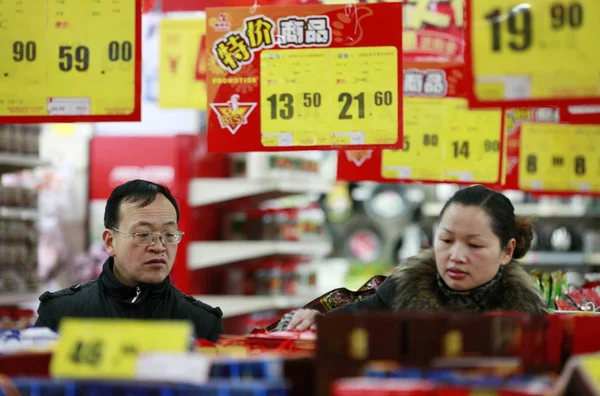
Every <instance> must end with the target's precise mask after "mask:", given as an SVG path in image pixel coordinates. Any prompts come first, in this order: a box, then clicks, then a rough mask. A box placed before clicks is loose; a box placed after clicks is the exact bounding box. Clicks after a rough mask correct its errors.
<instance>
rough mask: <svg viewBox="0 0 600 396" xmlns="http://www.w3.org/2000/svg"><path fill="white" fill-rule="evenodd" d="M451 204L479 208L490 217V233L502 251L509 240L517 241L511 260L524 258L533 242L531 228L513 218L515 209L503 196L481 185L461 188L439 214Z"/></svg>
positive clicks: (442, 213)
mask: <svg viewBox="0 0 600 396" xmlns="http://www.w3.org/2000/svg"><path fill="white" fill-rule="evenodd" d="M451 204H460V205H464V206H479V207H480V208H482V209H483V210H485V211H486V213H487V214H488V215H489V216H490V219H491V223H492V224H491V226H492V231H493V232H494V234H496V236H497V237H498V238H499V239H500V244H501V247H502V249H504V248H506V246H507V245H508V242H509V241H510V240H511V239H513V238H514V239H515V240H516V241H517V243H516V247H515V251H514V252H513V258H514V259H519V258H522V257H524V256H525V254H526V253H527V251H528V250H529V248H530V247H531V241H532V240H533V227H532V225H531V223H530V222H529V221H527V220H525V219H521V218H519V217H517V216H515V208H514V206H513V205H512V203H511V202H510V199H508V198H506V196H504V195H503V194H501V193H499V192H497V191H494V190H490V189H489V188H487V187H484V186H482V185H474V186H470V187H466V188H463V189H461V190H459V191H457V192H456V194H454V196H452V198H450V199H449V200H448V202H446V204H445V205H444V207H443V208H442V211H441V213H440V218H441V217H442V216H444V212H445V211H446V208H448V206H450V205H451Z"/></svg>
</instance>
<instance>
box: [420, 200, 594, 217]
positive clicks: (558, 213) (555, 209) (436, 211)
mask: <svg viewBox="0 0 600 396" xmlns="http://www.w3.org/2000/svg"><path fill="white" fill-rule="evenodd" d="M514 206H515V214H516V215H517V216H524V217H533V216H537V217H583V216H586V212H585V207H582V206H571V205H567V204H560V205H555V204H552V205H548V204H537V203H521V204H515V205H514ZM443 207H444V203H442V202H428V203H425V204H423V215H424V216H427V217H437V216H439V215H440V212H441V211H442V208H443Z"/></svg>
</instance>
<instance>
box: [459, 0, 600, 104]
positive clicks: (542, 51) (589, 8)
mask: <svg viewBox="0 0 600 396" xmlns="http://www.w3.org/2000/svg"><path fill="white" fill-rule="evenodd" d="M470 4H471V17H470V19H471V20H470V21H469V23H470V25H471V29H470V38H469V40H471V43H472V55H473V59H472V62H473V63H472V64H473V78H474V81H475V95H476V97H478V98H479V99H481V100H529V99H552V98H598V97H600V52H599V51H596V50H594V49H595V48H597V41H598V37H600V25H599V24H598V23H597V21H598V20H599V19H600V2H599V1H597V0H579V1H554V0H527V1H507V0H471V2H470Z"/></svg>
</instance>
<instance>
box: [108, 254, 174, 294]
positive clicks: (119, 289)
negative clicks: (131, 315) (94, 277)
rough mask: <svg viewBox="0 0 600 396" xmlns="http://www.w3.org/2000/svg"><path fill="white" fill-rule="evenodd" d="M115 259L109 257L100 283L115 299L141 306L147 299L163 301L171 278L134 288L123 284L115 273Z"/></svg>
mask: <svg viewBox="0 0 600 396" xmlns="http://www.w3.org/2000/svg"><path fill="white" fill-rule="evenodd" d="M114 265H115V263H114V259H113V258H112V257H109V258H108V259H107V260H106V261H105V262H104V265H103V266H102V273H101V274H100V277H99V281H100V284H101V286H102V288H103V289H104V290H105V291H106V293H108V294H109V295H110V296H111V297H112V298H113V299H115V300H117V301H120V302H122V303H127V304H132V305H133V304H139V303H140V302H142V301H144V300H146V299H149V298H150V299H152V300H154V299H157V298H158V299H162V297H163V296H164V295H165V293H166V292H167V290H168V288H169V285H170V284H171V281H170V278H169V276H167V277H166V278H165V280H164V281H162V282H161V283H158V284H140V285H138V286H135V287H132V286H127V285H124V284H123V283H121V281H120V280H118V279H117V277H116V276H115V273H114V271H113V267H114ZM136 296H137V298H136Z"/></svg>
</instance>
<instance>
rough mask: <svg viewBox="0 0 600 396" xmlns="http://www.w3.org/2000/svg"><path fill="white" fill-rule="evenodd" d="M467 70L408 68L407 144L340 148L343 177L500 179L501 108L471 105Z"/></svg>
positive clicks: (486, 181) (433, 180)
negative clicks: (467, 96)
mask: <svg viewBox="0 0 600 396" xmlns="http://www.w3.org/2000/svg"><path fill="white" fill-rule="evenodd" d="M405 66H406V65H405ZM462 70H463V67H462V66H447V67H444V68H440V67H439V66H438V68H437V69H435V66H434V65H421V66H419V68H417V67H416V65H415V67H407V68H405V70H404V93H405V95H406V96H405V97H404V148H403V149H402V150H389V149H384V150H352V151H345V152H340V153H339V154H338V179H340V180H348V181H359V180H373V181H381V182H388V183H390V182H426V183H427V182H429V183H439V182H452V183H466V184H472V183H482V184H494V183H497V182H499V180H500V170H501V152H502V147H503V139H502V133H501V130H502V129H501V128H502V111H501V110H485V109H483V110H473V109H469V108H468V103H467V100H466V99H465V98H462V97H460V94H461V92H464V90H463V79H462V76H463V73H462Z"/></svg>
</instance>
